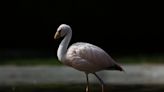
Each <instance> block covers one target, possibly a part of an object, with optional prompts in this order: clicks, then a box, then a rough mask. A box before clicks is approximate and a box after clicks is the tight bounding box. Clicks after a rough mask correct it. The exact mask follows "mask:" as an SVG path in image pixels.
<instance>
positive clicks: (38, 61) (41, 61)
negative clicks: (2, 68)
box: [0, 58, 62, 65]
mask: <svg viewBox="0 0 164 92" xmlns="http://www.w3.org/2000/svg"><path fill="white" fill-rule="evenodd" d="M0 65H62V64H61V63H60V62H59V61H58V60H57V59H56V58H29V59H9V60H3V61H1V62H0Z"/></svg>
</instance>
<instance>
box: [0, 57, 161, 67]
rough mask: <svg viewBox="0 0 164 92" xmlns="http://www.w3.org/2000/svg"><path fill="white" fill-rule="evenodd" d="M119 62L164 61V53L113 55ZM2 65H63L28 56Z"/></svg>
mask: <svg viewBox="0 0 164 92" xmlns="http://www.w3.org/2000/svg"><path fill="white" fill-rule="evenodd" d="M113 58H114V59H115V60H116V61H117V62H118V63H123V64H124V63H125V64H131V63H132V64H133V63H134V64H136V63H137V64H140V63H152V64H160V63H164V55H163V54H161V55H136V56H135V55H133V56H119V57H113ZM0 65H63V64H61V63H60V62H59V61H58V60H57V59H56V58H26V59H8V60H0Z"/></svg>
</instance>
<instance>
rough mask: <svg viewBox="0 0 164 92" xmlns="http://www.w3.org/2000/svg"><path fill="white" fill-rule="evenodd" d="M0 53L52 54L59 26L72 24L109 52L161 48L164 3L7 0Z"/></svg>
mask: <svg viewBox="0 0 164 92" xmlns="http://www.w3.org/2000/svg"><path fill="white" fill-rule="evenodd" d="M1 4H2V8H1V30H0V50H1V51H0V57H1V58H8V57H19V56H39V57H40V56H46V57H47V56H52V57H56V50H57V47H58V45H59V43H60V41H55V40H54V39H53V36H54V34H55V32H56V29H57V27H58V26H59V25H60V24H62V23H66V24H69V25H70V26H71V27H72V30H73V38H72V41H71V43H74V42H77V41H83V42H89V43H92V44H95V45H98V46H99V47H101V48H103V49H104V50H106V51H107V52H108V53H110V54H113V55H115V54H120V55H127V54H142V53H143V54H152V53H163V52H164V48H163V47H164V45H163V32H162V31H163V30H164V29H163V8H162V6H163V5H161V4H162V3H161V2H151V1H145V2H142V1H141V2H137V1H134V2H129V1H128V2H125V1H123V2H120V1H117V2H111V1H108V2H107V1H106V2H103V1H99V2H98V1H95V0H52V1H49V0H40V1H34V0H22V1H21V0H20V1H7V2H3V3H1Z"/></svg>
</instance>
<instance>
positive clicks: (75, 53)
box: [65, 42, 116, 72]
mask: <svg viewBox="0 0 164 92" xmlns="http://www.w3.org/2000/svg"><path fill="white" fill-rule="evenodd" d="M65 59H66V60H65V63H66V64H67V65H70V66H72V67H74V68H76V69H78V70H81V71H89V72H95V71H98V70H103V69H107V68H108V67H112V66H113V65H115V64H116V63H115V61H114V60H113V59H112V58H111V57H110V56H109V55H108V54H107V53H106V52H105V51H104V50H103V49H101V48H100V47H98V46H95V45H92V44H90V43H83V42H78V43H74V44H72V45H71V46H70V47H69V49H68V51H67V54H66V57H65Z"/></svg>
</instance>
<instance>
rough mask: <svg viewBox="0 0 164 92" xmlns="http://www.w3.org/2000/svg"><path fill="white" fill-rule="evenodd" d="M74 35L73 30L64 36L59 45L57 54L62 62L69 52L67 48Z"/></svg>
mask: <svg viewBox="0 0 164 92" xmlns="http://www.w3.org/2000/svg"><path fill="white" fill-rule="evenodd" d="M71 37H72V30H70V31H69V33H68V34H67V35H66V36H65V37H64V39H63V40H62V42H61V43H60V45H59V48H58V51H57V56H58V59H59V60H60V61H61V62H64V58H65V54H66V53H67V48H68V45H69V42H70V40H71Z"/></svg>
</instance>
